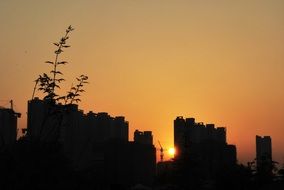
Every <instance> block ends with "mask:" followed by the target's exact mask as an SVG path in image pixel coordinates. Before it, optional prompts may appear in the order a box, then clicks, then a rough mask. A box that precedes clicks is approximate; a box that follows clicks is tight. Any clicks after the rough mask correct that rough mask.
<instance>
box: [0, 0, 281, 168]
mask: <svg viewBox="0 0 284 190" xmlns="http://www.w3.org/2000/svg"><path fill="white" fill-rule="evenodd" d="M0 23H1V28H0V45H1V47H0V88H1V90H0V106H9V103H8V102H7V100H10V99H13V100H14V103H15V109H16V111H18V112H21V113H22V114H23V117H22V118H21V119H20V120H19V127H21V128H24V127H26V111H27V109H26V107H27V101H28V100H29V99H30V98H31V96H32V90H33V86H34V82H33V81H34V80H35V79H36V78H37V77H38V75H39V74H42V73H43V72H49V71H50V70H51V68H50V65H48V64H46V63H44V62H45V61H47V60H51V61H53V59H54V53H53V52H54V45H52V43H53V42H56V41H58V40H59V38H60V37H61V36H62V35H64V31H65V29H66V28H67V27H68V26H69V25H72V26H73V27H74V28H75V30H74V31H73V32H72V33H71V35H70V40H69V44H70V45H71V48H68V49H66V51H65V52H64V53H63V54H62V55H63V56H62V57H61V58H62V60H66V61H68V62H69V64H68V65H66V66H64V67H62V70H61V71H62V72H63V73H64V77H65V79H66V81H65V82H64V83H63V84H62V87H63V88H62V91H61V92H62V93H65V92H66V91H67V89H69V88H70V86H71V84H72V82H75V81H74V78H75V77H77V76H79V75H81V74H85V75H88V76H89V82H90V84H88V86H87V87H86V89H85V90H86V92H85V93H84V94H83V96H82V98H81V99H82V102H81V103H80V104H79V107H80V109H83V110H84V111H85V113H86V112H88V111H90V110H92V111H94V112H108V113H109V114H110V115H112V116H118V115H123V116H125V117H126V119H127V120H128V121H129V124H130V130H129V132H130V139H132V138H133V132H134V130H135V129H139V130H151V131H153V134H154V143H155V145H156V146H157V145H158V143H157V142H158V140H159V141H160V142H161V144H162V145H163V146H164V148H170V147H172V146H173V120H174V119H175V118H176V116H184V117H195V118H196V120H197V121H200V122H205V123H215V124H216V125H217V126H225V127H227V141H228V143H231V144H236V145H237V151H238V155H237V156H238V160H239V161H241V162H243V163H246V162H247V161H249V160H253V159H254V158H255V135H270V136H271V137H272V146H273V159H274V160H276V161H278V162H280V163H284V1H283V0H80V1H78V0H48V1H40V0H25V1H22V0H0ZM36 96H39V97H42V96H41V94H40V93H39V92H37V94H36Z"/></svg>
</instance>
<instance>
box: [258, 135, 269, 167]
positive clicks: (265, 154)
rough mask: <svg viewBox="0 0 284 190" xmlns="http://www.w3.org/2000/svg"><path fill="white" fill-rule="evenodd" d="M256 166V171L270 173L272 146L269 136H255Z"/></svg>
mask: <svg viewBox="0 0 284 190" xmlns="http://www.w3.org/2000/svg"><path fill="white" fill-rule="evenodd" d="M256 166H257V170H258V171H264V172H272V146H271V138H270V136H264V137H261V136H256Z"/></svg>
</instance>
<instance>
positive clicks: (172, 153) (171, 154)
mask: <svg viewBox="0 0 284 190" xmlns="http://www.w3.org/2000/svg"><path fill="white" fill-rule="evenodd" d="M175 152H176V150H175V148H173V147H171V148H169V155H170V156H171V157H173V156H174V155H175Z"/></svg>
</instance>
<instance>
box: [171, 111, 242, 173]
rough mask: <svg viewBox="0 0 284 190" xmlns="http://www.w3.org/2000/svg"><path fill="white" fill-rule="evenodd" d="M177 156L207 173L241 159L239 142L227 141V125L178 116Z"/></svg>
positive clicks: (233, 163)
mask: <svg viewBox="0 0 284 190" xmlns="http://www.w3.org/2000/svg"><path fill="white" fill-rule="evenodd" d="M174 145H175V149H176V154H175V159H176V160H182V161H184V162H187V161H188V162H189V161H191V162H193V163H195V166H198V168H199V170H200V171H202V172H201V173H203V174H204V175H205V176H206V177H208V178H210V177H212V176H214V175H216V173H217V172H218V171H219V170H222V169H224V168H228V167H233V166H235V165H236V163H237V151H236V146H235V145H229V144H227V140H226V128H225V127H215V125H214V124H204V123H202V122H199V123H197V122H195V119H194V118H183V117H182V116H179V117H177V118H176V119H175V120H174Z"/></svg>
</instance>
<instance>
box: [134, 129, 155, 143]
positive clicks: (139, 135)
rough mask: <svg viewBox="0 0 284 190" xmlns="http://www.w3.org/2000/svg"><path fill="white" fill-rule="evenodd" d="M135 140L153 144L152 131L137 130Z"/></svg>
mask: <svg viewBox="0 0 284 190" xmlns="http://www.w3.org/2000/svg"><path fill="white" fill-rule="evenodd" d="M134 142H136V143H140V144H148V145H153V136H152V131H144V132H141V131H139V130H135V132H134Z"/></svg>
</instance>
